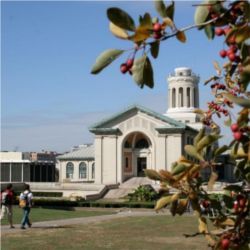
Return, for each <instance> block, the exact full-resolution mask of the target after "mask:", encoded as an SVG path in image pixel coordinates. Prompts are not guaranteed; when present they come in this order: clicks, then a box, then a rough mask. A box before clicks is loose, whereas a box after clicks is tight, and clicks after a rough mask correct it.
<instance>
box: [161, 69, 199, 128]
mask: <svg viewBox="0 0 250 250" xmlns="http://www.w3.org/2000/svg"><path fill="white" fill-rule="evenodd" d="M167 81H168V109H167V112H166V114H165V115H166V116H169V117H171V118H173V119H175V120H177V121H181V122H184V123H190V124H189V125H191V124H194V123H199V121H200V119H199V116H198V115H197V114H196V113H194V110H195V109H197V108H199V87H198V83H199V76H198V75H196V74H194V73H193V72H192V70H191V69H190V68H186V67H181V68H176V69H175V70H174V73H173V74H170V75H169V77H168V78H167ZM197 125H198V124H197ZM191 126H192V125H191ZM194 127H196V126H194ZM198 127H200V125H199V126H198ZM198 127H197V128H198Z"/></svg>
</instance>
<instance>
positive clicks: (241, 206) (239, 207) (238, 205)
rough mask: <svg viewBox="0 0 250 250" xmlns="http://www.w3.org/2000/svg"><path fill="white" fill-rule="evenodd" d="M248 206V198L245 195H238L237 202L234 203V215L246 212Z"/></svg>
mask: <svg viewBox="0 0 250 250" xmlns="http://www.w3.org/2000/svg"><path fill="white" fill-rule="evenodd" d="M246 206H247V198H246V197H245V195H243V194H238V195H237V196H236V200H235V201H234V205H233V209H234V213H235V214H238V213H241V212H244V211H245V208H246Z"/></svg>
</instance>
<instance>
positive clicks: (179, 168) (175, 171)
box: [171, 164, 186, 175]
mask: <svg viewBox="0 0 250 250" xmlns="http://www.w3.org/2000/svg"><path fill="white" fill-rule="evenodd" d="M185 170H186V166H185V165H184V164H178V165H177V166H176V167H175V168H174V169H173V170H172V172H171V174H172V175H177V174H180V173H182V172H184V171H185Z"/></svg>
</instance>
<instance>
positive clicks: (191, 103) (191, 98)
mask: <svg viewBox="0 0 250 250" xmlns="http://www.w3.org/2000/svg"><path fill="white" fill-rule="evenodd" d="M190 107H192V108H193V107H194V88H191V89H190Z"/></svg>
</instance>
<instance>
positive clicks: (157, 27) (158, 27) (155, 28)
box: [153, 23, 162, 32]
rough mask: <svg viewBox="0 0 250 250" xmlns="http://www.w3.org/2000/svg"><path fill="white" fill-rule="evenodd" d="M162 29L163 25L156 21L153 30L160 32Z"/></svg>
mask: <svg viewBox="0 0 250 250" xmlns="http://www.w3.org/2000/svg"><path fill="white" fill-rule="evenodd" d="M161 29H162V26H161V24H160V23H155V24H154V26H153V30H154V31H155V32H159V31H161Z"/></svg>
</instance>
